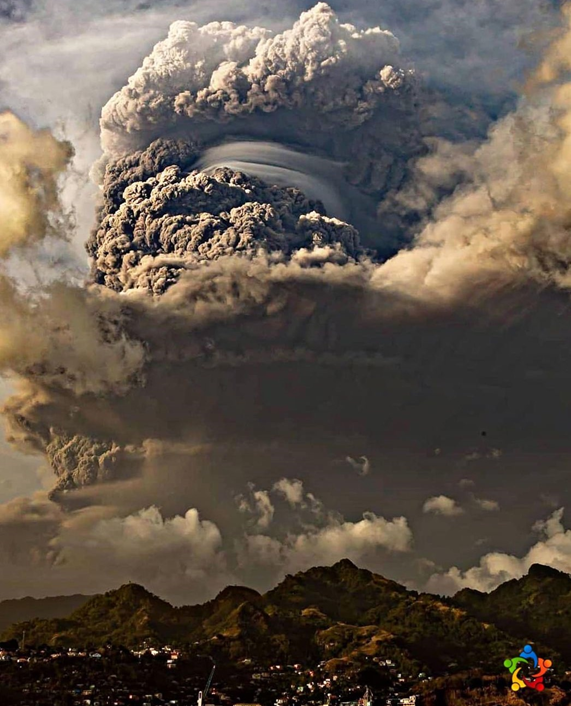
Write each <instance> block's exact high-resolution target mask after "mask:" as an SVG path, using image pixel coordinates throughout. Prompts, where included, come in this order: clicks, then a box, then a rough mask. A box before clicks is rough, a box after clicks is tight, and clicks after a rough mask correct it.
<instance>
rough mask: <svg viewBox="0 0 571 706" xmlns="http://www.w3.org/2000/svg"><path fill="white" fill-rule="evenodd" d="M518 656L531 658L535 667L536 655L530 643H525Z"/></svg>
mask: <svg viewBox="0 0 571 706" xmlns="http://www.w3.org/2000/svg"><path fill="white" fill-rule="evenodd" d="M519 656H520V657H523V658H524V659H532V660H533V666H534V667H537V655H536V654H535V652H534V651H533V647H532V646H531V645H526V646H525V647H524V648H523V652H520V655H519Z"/></svg>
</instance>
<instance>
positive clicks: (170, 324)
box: [0, 0, 571, 603]
mask: <svg viewBox="0 0 571 706" xmlns="http://www.w3.org/2000/svg"><path fill="white" fill-rule="evenodd" d="M92 5H93V3H88V2H84V1H83V0H75V2H67V0H44V1H43V2H41V1H39V0H38V1H37V2H34V1H33V0H29V1H27V2H26V1H21V2H19V1H18V0H14V1H13V2H9V3H8V4H7V5H6V3H4V5H1V4H0V35H1V36H0V110H2V111H5V112H4V113H3V115H2V122H0V136H2V138H3V139H2V141H1V142H0V216H1V217H2V220H3V222H4V223H7V224H8V225H7V226H6V228H5V233H4V235H1V236H0V260H1V262H0V273H1V274H0V279H1V281H0V299H1V301H0V306H1V310H2V312H3V313H2V314H1V315H0V364H1V366H2V371H3V374H4V375H5V379H4V382H3V383H2V386H1V388H0V392H1V395H2V399H3V400H4V402H5V404H6V407H5V410H4V416H5V422H6V434H5V439H2V441H1V443H0V456H1V461H2V464H1V466H0V558H1V560H2V563H3V566H4V567H5V570H4V571H3V572H2V576H1V577H0V599H2V598H8V597H17V596H22V595H29V594H31V595H36V596H43V595H52V594H56V593H75V592H86V593H93V592H95V591H100V590H108V589H110V588H113V587H115V586H117V585H119V584H120V583H122V582H125V581H127V580H133V581H138V582H141V583H143V584H145V585H146V586H147V587H148V588H149V589H150V590H153V591H155V592H157V593H160V594H161V595H162V596H164V597H165V598H167V599H170V600H173V601H175V602H177V603H181V602H196V601H202V600H207V599H209V598H211V597H212V596H213V595H214V594H215V593H216V591H218V590H220V589H221V588H222V587H224V586H225V585H226V584H227V583H246V584H248V585H250V586H252V587H254V588H257V589H260V590H265V589H267V588H269V587H271V586H272V585H273V584H274V583H275V582H276V581H278V580H279V579H281V578H282V577H283V576H284V574H285V573H287V572H293V571H297V570H301V569H304V568H308V567H309V566H312V565H315V564H330V563H333V562H334V561H337V560H338V559H340V558H343V557H345V556H347V557H349V558H350V559H352V560H353V561H354V562H355V563H357V564H358V565H360V566H363V567H366V568H370V569H372V570H374V571H377V572H379V573H381V574H384V575H386V576H388V577H390V578H394V579H396V580H400V581H403V582H405V583H407V585H410V586H412V587H415V588H417V589H418V588H419V589H428V590H432V591H436V592H445V593H449V592H453V591H455V590H457V589H458V588H460V587H463V586H466V585H469V586H473V587H476V588H480V589H482V590H489V589H491V588H493V587H495V586H496V585H497V584H498V583H500V582H501V581H503V580H506V579H507V578H512V577H517V576H520V575H522V574H523V573H524V572H525V571H526V570H527V568H528V567H529V565H530V564H531V563H533V562H536V561H539V562H544V563H548V564H551V565H553V566H555V567H556V568H560V569H562V570H565V571H571V530H568V529H567V527H568V526H571V525H568V522H567V517H566V515H565V511H566V509H567V508H568V506H569V504H570V501H571V491H570V490H569V482H568V478H569V471H570V464H571V442H570V440H569V439H570V435H569V425H570V422H571V372H570V368H569V351H570V349H571V326H570V324H571V309H570V301H569V288H570V282H571V278H570V277H569V266H570V263H571V247H570V245H569V225H568V224H569V222H571V221H569V213H568V211H567V209H568V206H567V204H568V203H569V196H571V194H568V193H567V192H568V191H569V189H570V187H569V184H570V183H571V179H569V176H571V175H569V174H568V171H569V169H570V166H569V165H571V161H570V160H569V159H568V158H567V157H568V156H569V157H570V158H571V154H570V151H569V145H570V142H569V137H568V134H569V125H570V124H571V121H569V119H568V114H569V105H570V104H569V99H568V94H569V90H568V85H567V84H566V83H565V80H566V71H567V70H568V69H569V62H570V61H571V53H570V52H571V41H570V40H569V36H570V34H569V27H568V23H569V20H568V18H569V13H567V11H566V8H565V7H564V8H563V11H562V10H561V7H560V3H556V2H548V1H547V0H480V1H479V2H468V1H464V0H440V1H439V2H435V1H433V0H398V1H397V0H382V2H377V1H376V0H375V2H372V1H371V2H369V0H358V1H357V2H351V3H348V2H344V1H339V2H335V1H333V0H332V1H331V2H330V3H329V4H328V5H325V4H324V3H320V4H319V5H316V6H313V4H312V3H305V2H299V1H297V0H280V1H279V2H277V3H276V2H275V0H273V1H272V2H265V1H264V2H261V1H260V2H251V3H249V4H248V5H247V6H246V5H245V4H237V3H225V2H222V3H218V4H216V5H213V4H212V3H208V2H204V3H202V2H176V3H172V2H161V1H158V0H157V1H155V2H153V1H152V0H151V2H148V3H140V2H128V1H126V0H125V1H123V2H121V1H119V0H113V1H109V0H107V1H106V2H102V3H98V4H97V8H95V9H94V8H93V7H92ZM213 22H216V23H218V24H208V23H213ZM173 23H174V24H173ZM230 23H234V24H230ZM242 25H243V26H242ZM350 25H352V26H350ZM377 27H380V29H378V30H377V29H375V28H377ZM169 28H170V29H169ZM157 43H158V44H157ZM568 50H569V51H568ZM157 139H161V140H163V141H162V142H159V143H155V142H154V141H155V140H157ZM68 142H69V143H71V145H72V147H73V156H70V155H71V152H70V148H69V146H68V144H67V143H68ZM152 143H153V144H152ZM2 150H3V151H4V154H2ZM216 167H227V168H228V169H230V170H231V171H229V172H224V173H223V172H216ZM105 169H106V170H107V171H105ZM193 169H196V170H198V171H196V172H193ZM236 171H241V172H244V173H245V176H243V177H241V176H239V175H238V176H237V175H236V174H235V172H236ZM216 174H218V176H216ZM292 186H294V187H297V188H298V189H300V190H301V192H302V193H297V194H293V195H292V192H291V190H288V187H292ZM316 198H320V199H321V200H322V201H323V204H324V206H325V208H322V207H321V206H319V205H316V204H315V203H313V202H311V199H316ZM88 241H89V254H88V252H87V251H86V249H85V244H86V243H87V242H88Z"/></svg>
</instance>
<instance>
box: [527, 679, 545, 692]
mask: <svg viewBox="0 0 571 706" xmlns="http://www.w3.org/2000/svg"><path fill="white" fill-rule="evenodd" d="M523 682H524V684H525V685H526V686H529V687H530V688H531V689H535V690H536V691H543V690H544V689H545V685H544V683H543V677H537V678H536V679H526V678H525V677H524V678H523Z"/></svg>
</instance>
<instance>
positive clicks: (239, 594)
mask: <svg viewBox="0 0 571 706" xmlns="http://www.w3.org/2000/svg"><path fill="white" fill-rule="evenodd" d="M260 595H261V594H260V593H258V591H256V590H255V589H253V588H249V587H248V586H226V588H223V589H222V590H221V591H220V593H219V594H218V595H217V596H216V599H215V600H217V601H221V600H227V599H232V598H241V599H242V600H248V599H249V600H252V599H253V598H259V597H260Z"/></svg>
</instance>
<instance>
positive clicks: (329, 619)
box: [3, 559, 571, 674]
mask: <svg viewBox="0 0 571 706" xmlns="http://www.w3.org/2000/svg"><path fill="white" fill-rule="evenodd" d="M568 580H569V581H571V579H568ZM478 600H480V599H479V598H476V599H474V602H477V601H478ZM491 623H492V621H489V620H488V621H486V622H482V621H481V619H479V618H478V617H476V616H475V614H474V609H473V608H472V606H471V605H470V610H469V611H468V610H466V609H464V608H463V607H461V606H460V605H455V604H454V603H453V601H451V600H444V599H442V600H441V599H439V598H437V597H436V596H432V595H429V594H418V593H417V592H415V591H409V590H407V589H406V588H405V587H403V586H401V585H400V584H398V583H396V582H394V581H390V580H388V579H385V578H383V577H382V576H379V575H377V574H374V573H372V572H370V571H366V570H364V569H359V568H357V567H356V566H355V565H354V564H352V563H351V562H350V561H348V560H347V559H345V560H343V561H340V562H338V563H336V564H334V565H333V566H331V567H315V568H312V569H310V570H308V571H305V572H299V573H297V574H295V575H293V576H291V575H288V576H286V578H285V579H284V580H283V581H282V582H281V583H280V584H279V585H278V586H276V587H275V588H274V589H272V590H271V591H269V592H268V593H266V594H265V595H260V594H259V593H257V592H256V591H253V590H252V589H249V588H245V587H241V586H229V587H228V588H226V589H224V590H223V591H222V592H221V593H219V594H218V596H216V598H214V599H213V600H211V601H208V602H207V603H204V604H202V605H197V606H184V607H181V608H174V607H173V606H171V605H170V604H169V603H167V602H165V601H163V600H161V599H160V598H158V597H157V596H154V595H152V594H151V593H149V592H148V591H146V590H145V589H144V588H142V587H141V586H137V585H135V584H129V585H126V586H123V587H121V588H120V589H118V590H116V591H110V592H108V593H106V594H104V595H101V596H95V597H94V598H92V599H91V600H89V601H88V602H87V603H86V604H85V605H83V606H82V607H81V608H79V609H78V610H76V611H74V612H73V613H71V615H69V616H68V617H67V618H65V619H54V620H33V621H29V622H27V623H19V624H16V625H13V626H12V627H11V628H9V629H8V630H7V631H6V632H5V633H4V635H3V639H9V638H12V637H16V638H17V637H19V636H20V635H21V634H22V631H23V630H26V641H27V642H28V643H29V644H32V643H36V644H40V643H48V644H52V645H68V646H86V647H90V646H100V645H104V644H107V643H112V644H121V645H124V646H126V647H132V648H133V647H137V646H140V645H141V644H143V643H144V642H148V643H149V642H150V643H153V644H158V645H162V644H165V643H169V644H178V645H187V646H191V649H193V650H195V652H196V653H197V654H199V653H201V654H210V655H212V656H213V657H215V659H216V660H217V661H221V662H224V661H237V660H240V659H244V658H246V657H249V658H251V659H253V660H255V661H256V663H258V664H261V665H263V664H272V663H276V662H285V663H293V662H302V663H309V664H311V663H315V662H316V661H322V660H325V661H327V662H329V663H330V664H332V665H333V664H340V663H341V664H346V665H349V664H362V663H363V662H365V661H366V660H367V659H373V658H375V657H377V658H379V659H392V660H393V661H394V662H395V663H396V665H397V667H399V668H400V669H401V670H402V671H406V672H407V673H414V672H417V673H418V672H419V671H425V670H429V671H432V672H433V673H435V674H438V673H443V672H446V671H456V670H460V669H470V668H479V667H481V668H483V669H485V670H486V671H488V672H499V671H502V669H503V660H504V659H505V656H506V655H509V654H513V653H514V651H516V650H517V651H519V650H520V649H521V637H520V634H519V633H518V634H517V635H510V634H507V632H506V631H502V630H501V628H499V627H498V626H497V625H495V624H491ZM526 636H527V634H526ZM548 652H549V651H548V650H547V648H545V649H544V653H545V654H547V653H548ZM549 654H551V655H552V656H555V655H554V654H553V652H552V651H551V652H550V653H549Z"/></svg>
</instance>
